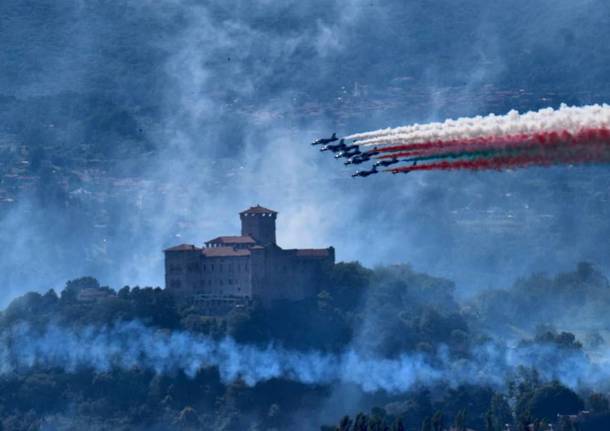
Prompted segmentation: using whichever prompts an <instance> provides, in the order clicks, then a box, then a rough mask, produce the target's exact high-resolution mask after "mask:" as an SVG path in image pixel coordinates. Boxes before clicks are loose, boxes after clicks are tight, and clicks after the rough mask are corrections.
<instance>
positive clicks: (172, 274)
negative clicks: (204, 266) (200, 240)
mask: <svg viewBox="0 0 610 431" xmlns="http://www.w3.org/2000/svg"><path fill="white" fill-rule="evenodd" d="M200 256H201V249H197V248H195V249H193V250H189V251H166V252H165V287H166V288H167V289H169V290H170V291H171V292H174V293H176V294H178V295H191V294H193V293H194V292H195V291H196V290H197V288H198V287H199V281H200V278H201V272H200Z"/></svg>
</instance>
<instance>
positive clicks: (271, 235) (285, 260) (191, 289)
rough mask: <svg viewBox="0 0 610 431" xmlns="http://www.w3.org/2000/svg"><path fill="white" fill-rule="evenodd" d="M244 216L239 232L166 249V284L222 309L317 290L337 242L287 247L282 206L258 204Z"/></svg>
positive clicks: (307, 294) (291, 297)
mask: <svg viewBox="0 0 610 431" xmlns="http://www.w3.org/2000/svg"><path fill="white" fill-rule="evenodd" d="M239 216H240V219H241V235H239V236H219V237H217V238H214V239H211V240H209V241H207V242H205V244H204V245H203V246H202V247H197V246H195V245H193V244H181V245H177V246H175V247H171V248H168V249H166V250H165V251H164V252H165V288H166V289H168V290H169V291H171V292H173V293H175V294H176V295H177V296H178V297H181V298H188V297H190V298H193V299H194V300H195V302H197V303H199V304H200V305H201V306H203V307H209V308H216V309H218V308H231V307H233V306H235V305H238V304H244V303H247V302H250V301H251V300H258V301H260V302H262V303H263V304H270V303H271V302H273V301H274V300H279V299H287V300H300V299H304V298H306V297H310V296H313V295H316V294H317V289H318V285H319V281H320V277H321V276H322V274H323V273H324V269H325V268H329V267H331V266H332V265H334V262H335V250H334V248H333V247H329V248H323V249H290V250H285V249H283V248H281V247H280V246H279V245H277V243H276V237H275V221H276V219H277V212H275V211H273V210H270V209H267V208H263V207H261V206H260V205H257V206H255V207H252V208H249V209H247V210H245V211H242V212H241V213H240V214H239Z"/></svg>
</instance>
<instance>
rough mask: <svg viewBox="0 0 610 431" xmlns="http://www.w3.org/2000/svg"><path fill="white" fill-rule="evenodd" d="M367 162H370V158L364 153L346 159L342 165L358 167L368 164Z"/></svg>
mask: <svg viewBox="0 0 610 431" xmlns="http://www.w3.org/2000/svg"><path fill="white" fill-rule="evenodd" d="M369 160H371V157H370V156H368V155H367V154H366V153H364V154H356V155H355V156H352V157H350V158H349V159H347V161H346V162H345V163H344V165H359V164H360V163H364V162H368V161H369Z"/></svg>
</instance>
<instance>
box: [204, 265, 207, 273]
mask: <svg viewBox="0 0 610 431" xmlns="http://www.w3.org/2000/svg"><path fill="white" fill-rule="evenodd" d="M206 269H207V268H206V266H205V263H204V264H203V272H205V271H206Z"/></svg>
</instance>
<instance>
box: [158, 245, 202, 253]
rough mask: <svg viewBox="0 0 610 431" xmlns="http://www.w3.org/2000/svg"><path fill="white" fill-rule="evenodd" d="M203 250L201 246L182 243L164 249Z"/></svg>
mask: <svg viewBox="0 0 610 431" xmlns="http://www.w3.org/2000/svg"><path fill="white" fill-rule="evenodd" d="M198 250H201V249H200V248H199V247H195V246H194V245H193V244H180V245H176V246H174V247H170V248H166V249H165V250H163V251H198Z"/></svg>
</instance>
